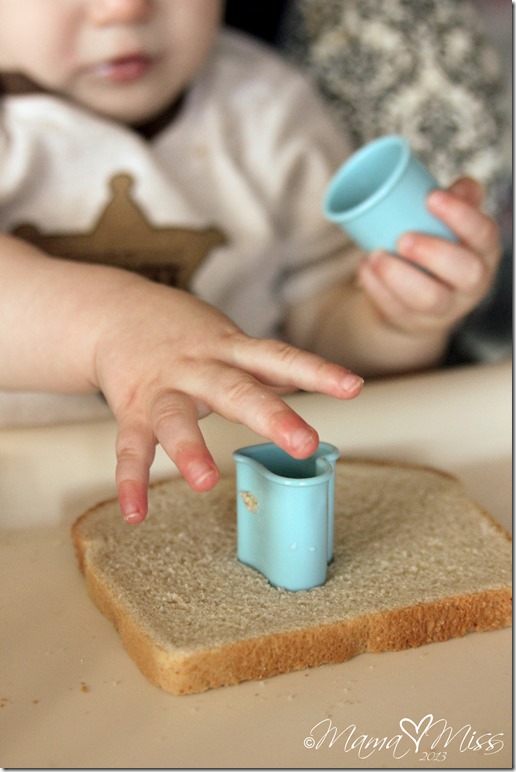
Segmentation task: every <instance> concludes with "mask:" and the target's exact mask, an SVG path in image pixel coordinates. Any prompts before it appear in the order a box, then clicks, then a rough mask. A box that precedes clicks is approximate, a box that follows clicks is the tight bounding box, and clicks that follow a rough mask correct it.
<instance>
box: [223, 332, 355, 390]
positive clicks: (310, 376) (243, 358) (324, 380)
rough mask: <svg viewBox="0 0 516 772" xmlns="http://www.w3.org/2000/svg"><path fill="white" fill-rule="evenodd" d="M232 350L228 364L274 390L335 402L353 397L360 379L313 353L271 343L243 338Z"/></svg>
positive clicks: (287, 345) (283, 344)
mask: <svg viewBox="0 0 516 772" xmlns="http://www.w3.org/2000/svg"><path fill="white" fill-rule="evenodd" d="M243 340H244V344H243V345H241V346H238V347H235V349H234V352H233V360H232V362H233V363H234V364H235V366H236V367H238V368H239V369H241V370H244V371H246V372H248V373H251V374H252V375H253V376H255V377H256V378H257V379H258V380H259V381H261V382H263V383H267V384H270V385H271V386H275V387H282V386H287V387H290V388H292V387H293V388H297V389H302V390H303V391H309V392H317V393H320V394H328V395H330V396H332V397H336V398H337V399H351V398H353V397H356V396H357V395H358V394H359V393H360V391H361V390H362V386H363V383H364V382H363V379H362V378H361V377H360V376H358V375H355V373H352V372H351V371H350V370H347V369H346V368H345V367H341V366H340V365H336V364H333V363H332V362H329V361H328V360H326V359H324V358H323V357H320V356H318V355H317V354H312V353H310V352H308V351H303V350H301V349H298V348H296V347H295V346H291V345H289V344H287V343H282V342H280V341H274V340H267V341H264V340H259V339H257V338H247V337H245V338H244V339H243Z"/></svg>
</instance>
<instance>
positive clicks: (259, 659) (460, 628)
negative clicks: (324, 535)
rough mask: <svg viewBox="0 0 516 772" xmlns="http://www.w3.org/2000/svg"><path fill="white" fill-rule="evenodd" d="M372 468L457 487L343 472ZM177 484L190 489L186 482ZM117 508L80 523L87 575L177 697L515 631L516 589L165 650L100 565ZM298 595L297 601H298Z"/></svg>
mask: <svg viewBox="0 0 516 772" xmlns="http://www.w3.org/2000/svg"><path fill="white" fill-rule="evenodd" d="M368 464H373V465H374V467H375V468H379V467H382V466H383V467H384V468H393V469H400V468H403V469H405V470H410V469H413V470H418V471H421V470H424V471H430V472H432V473H433V474H435V473H437V474H438V475H440V476H441V477H443V478H445V479H448V480H450V481H453V482H456V480H455V478H454V477H453V476H452V475H449V474H447V473H444V472H441V471H440V470H435V469H433V468H431V467H423V466H420V465H411V464H392V463H390V462H384V461H380V462H379V461H371V460H365V459H355V458H352V459H342V460H341V461H339V465H346V466H347V467H348V468H351V467H352V466H355V467H356V468H357V469H358V468H363V467H364V466H367V465H368ZM176 483H177V484H178V485H184V484H183V483H182V482H181V481H176ZM162 485H163V483H157V484H155V485H154V486H153V487H154V488H159V487H161V486H162ZM197 495H198V494H197ZM112 504H113V502H112V501H106V502H102V503H101V504H98V505H97V506H96V507H94V508H92V509H90V510H88V511H87V512H85V513H84V514H83V515H82V516H81V517H79V518H78V519H77V520H76V522H75V523H74V525H73V526H72V539H73V543H74V546H75V551H76V555H77V560H78V564H79V567H80V569H81V571H83V573H84V574H85V578H86V583H87V587H88V592H89V594H90V596H91V598H92V599H93V601H94V602H95V604H96V605H97V607H98V608H99V610H100V611H101V612H102V613H103V614H104V615H105V616H106V617H108V618H109V619H110V620H111V621H112V622H113V624H114V625H115V627H116V629H117V631H118V633H119V635H120V638H121V640H122V642H123V645H124V647H125V649H126V650H127V652H128V654H129V655H130V656H131V658H132V659H133V660H134V661H135V662H136V664H137V665H138V667H139V668H140V670H141V671H142V673H143V674H144V675H145V676H146V677H147V678H148V679H149V680H150V681H151V682H152V683H154V684H156V685H157V686H159V687H161V688H162V689H164V690H166V691H168V692H170V693H172V694H175V695H183V694H191V693H195V692H201V691H205V690H207V689H210V688H215V687H219V686H226V685H231V684H236V683H239V682H241V681H245V680H261V679H264V678H268V677H271V676H274V675H278V674H280V673H285V672H290V671H294V670H301V669H305V668H309V667H316V666H319V665H323V664H329V663H339V662H344V661H346V660H349V659H351V658H352V657H354V656H356V655H358V654H361V653H364V652H374V653H380V652H387V651H399V650H403V649H407V648H414V647H418V646H422V645H425V644H428V643H432V642H439V641H446V640H448V639H450V638H454V637H460V636H463V635H466V634H467V633H470V632H474V631H476V632H485V631H489V630H495V629H499V628H502V627H506V626H508V625H510V624H511V620H512V591H511V587H510V586H505V587H489V588H486V589H485V590H482V591H475V592H471V593H460V594H454V593H453V591H452V592H451V593H450V596H449V597H443V598H439V599H436V600H433V601H431V602H415V603H411V604H410V605H408V606H406V607H396V608H390V609H384V610H381V611H378V612H377V613H368V614H364V615H359V616H356V617H354V618H343V619H342V620H340V621H338V622H332V623H327V622H325V619H324V613H323V611H321V614H320V618H318V619H316V620H314V623H313V624H310V625H307V626H305V627H303V628H302V629H293V630H286V631H279V632H274V631H271V632H270V633H268V634H266V635H258V636H256V637H253V636H247V637H245V638H244V639H241V640H234V641H232V642H229V643H224V644H222V645H220V644H219V645H214V646H213V647H211V648H210V647H204V648H202V649H200V650H196V649H193V650H190V651H186V650H181V648H176V650H174V647H173V646H171V647H170V648H165V647H163V646H162V645H160V644H159V643H157V642H156V640H155V639H154V638H153V636H152V634H151V633H150V632H149V631H148V630H146V629H144V626H143V625H142V624H141V619H138V618H136V616H135V615H134V614H133V613H132V612H131V610H130V609H129V608H128V607H127V606H126V605H125V604H124V602H123V601H121V600H120V597H119V596H117V595H116V593H114V592H113V588H112V586H111V585H110V584H109V582H107V581H106V579H105V577H104V576H102V575H101V574H102V572H100V571H99V566H98V565H97V564H96V562H95V560H96V558H95V551H94V549H92V544H93V540H92V538H91V534H89V523H90V521H91V519H92V516H94V515H97V514H102V512H103V510H104V508H105V507H106V506H112ZM479 513H480V509H479ZM481 516H483V517H485V518H486V520H487V521H488V522H490V523H491V524H493V525H495V526H496V529H497V531H498V532H499V533H500V534H503V538H504V540H506V541H509V542H510V537H509V535H508V534H507V533H506V532H505V530H504V529H503V528H501V526H499V525H498V523H496V521H494V520H493V518H491V516H490V515H489V514H488V513H486V512H484V511H482V512H481ZM129 527H131V528H135V526H129ZM235 560H236V556H235ZM291 595H292V597H293V598H295V596H296V593H293V594H291ZM344 616H345V615H344Z"/></svg>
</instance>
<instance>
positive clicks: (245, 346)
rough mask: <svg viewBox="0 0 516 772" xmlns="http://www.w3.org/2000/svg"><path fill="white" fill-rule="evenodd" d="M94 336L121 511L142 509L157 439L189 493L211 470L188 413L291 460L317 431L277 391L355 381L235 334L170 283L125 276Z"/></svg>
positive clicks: (351, 391) (347, 392)
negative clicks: (250, 433)
mask: <svg viewBox="0 0 516 772" xmlns="http://www.w3.org/2000/svg"><path fill="white" fill-rule="evenodd" d="M114 305H115V306H116V313H109V312H108V318H107V321H106V323H105V324H103V325H102V332H101V335H100V337H99V338H98V343H97V349H96V358H95V363H96V365H95V369H96V381H97V384H98V386H99V388H100V389H101V390H102V391H103V393H104V395H105V396H106V399H107V400H108V402H109V404H110V406H111V408H112V410H113V412H114V415H115V417H116V419H117V421H118V425H119V428H118V437H117V447H116V452H117V473H116V476H117V488H118V496H119V501H120V506H121V510H122V514H123V516H124V517H125V519H126V520H127V521H128V522H131V523H138V522H140V521H142V520H143V519H144V517H145V515H146V513H147V487H148V481H149V470H150V466H151V463H152V460H153V458H154V451H155V446H156V444H157V443H158V442H159V443H160V444H161V445H162V447H163V448H164V450H165V451H166V453H167V454H168V455H169V457H170V458H171V459H172V461H174V463H175V464H176V466H177V467H178V469H179V471H180V472H181V474H182V475H183V477H184V478H185V479H186V481H187V482H188V483H189V485H190V486H191V487H192V488H193V489H194V490H197V491H206V490H209V489H210V488H212V487H213V486H214V485H215V483H216V482H217V480H218V470H217V467H216V465H215V462H214V460H213V458H212V456H211V454H210V452H209V450H208V448H207V447H206V444H205V442H204V439H203V436H202V434H201V431H200V429H199V426H198V421H199V419H200V418H202V417H203V416H206V415H208V413H210V412H211V411H214V412H217V413H219V414H220V415H222V416H225V417H226V418H228V419H230V420H232V421H235V422H238V423H242V424H245V425H246V426H248V427H250V428H251V429H252V430H254V431H256V432H258V433H259V434H260V435H262V436H263V437H266V438H268V439H269V440H272V441H273V442H275V443H276V444H277V445H279V446H280V447H281V448H283V449H284V450H285V451H287V453H290V454H291V455H292V456H294V457H296V458H305V457H307V456H309V455H310V454H312V453H314V452H315V450H316V449H317V447H318V437H317V434H316V432H315V430H314V429H312V428H311V427H310V426H309V425H308V424H306V423H305V421H304V420H303V419H302V418H301V417H300V416H299V415H297V414H296V413H295V412H294V411H293V410H292V409H291V408H290V407H289V406H288V405H287V404H286V403H285V402H284V401H283V400H282V399H281V397H280V396H279V393H280V392H286V391H289V390H292V389H303V390H306V391H313V392H321V393H323V394H328V395H331V396H333V397H336V398H338V399H348V398H351V397H355V396H356V395H357V394H358V393H359V392H360V390H361V387H362V379H361V378H359V377H358V376H356V375H354V374H352V373H350V371H349V370H346V369H344V368H343V367H340V366H338V365H334V364H331V363H330V362H328V361H326V360H324V359H322V358H321V357H319V356H316V355H314V354H310V353H307V352H304V351H301V350H299V349H296V348H294V347H292V346H289V345H286V344H284V343H280V342H277V341H273V340H258V339H256V338H251V337H248V336H247V335H245V334H244V333H243V332H241V331H240V330H239V329H238V328H237V327H236V326H235V325H234V324H233V323H232V322H231V321H230V320H229V319H227V317H225V316H224V315H223V314H221V313H219V312H218V311H217V310H215V309H214V308H212V307H211V306H209V305H207V304H205V303H203V302H201V301H200V300H198V299H196V298H194V297H192V296H190V295H188V294H186V293H184V292H181V291H179V290H171V289H169V288H166V287H162V286H160V285H157V284H151V283H150V282H139V281H136V280H135V284H134V286H133V285H132V284H131V285H130V287H129V288H128V289H126V290H125V291H124V296H123V297H120V298H117V299H116V301H115V304H114Z"/></svg>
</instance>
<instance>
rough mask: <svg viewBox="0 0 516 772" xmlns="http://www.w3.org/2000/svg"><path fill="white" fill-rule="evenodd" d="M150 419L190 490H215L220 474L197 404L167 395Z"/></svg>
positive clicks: (156, 402) (160, 398)
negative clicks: (201, 423) (206, 441)
mask: <svg viewBox="0 0 516 772" xmlns="http://www.w3.org/2000/svg"><path fill="white" fill-rule="evenodd" d="M150 418H151V423H152V426H153V428H154V432H155V435H156V437H157V439H158V441H159V443H160V445H161V446H162V448H163V449H164V451H165V452H166V454H167V455H168V456H169V457H170V458H171V459H172V461H173V462H174V463H175V465H176V466H177V468H178V469H179V471H180V472H181V474H182V476H183V477H184V478H185V480H186V482H187V483H188V484H189V485H190V487H191V488H193V490H195V491H207V490H210V489H211V488H213V486H214V485H215V484H216V482H217V481H218V479H219V472H218V469H217V466H216V464H215V461H214V460H213V457H212V455H211V453H210V452H209V450H208V448H207V447H206V443H205V441H204V437H203V436H202V432H201V430H200V428H199V424H198V420H199V411H198V409H197V407H196V405H195V403H194V401H193V400H192V399H191V398H190V397H189V396H188V395H187V394H183V393H182V392H178V391H166V392H163V393H162V394H160V395H159V396H158V397H157V398H156V399H155V400H154V402H153V404H152V406H151V413H150Z"/></svg>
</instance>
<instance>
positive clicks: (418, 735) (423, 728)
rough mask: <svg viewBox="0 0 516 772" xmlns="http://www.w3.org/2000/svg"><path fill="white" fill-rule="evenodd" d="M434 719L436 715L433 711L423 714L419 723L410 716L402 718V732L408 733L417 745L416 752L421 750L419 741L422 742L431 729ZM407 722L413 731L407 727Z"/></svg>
mask: <svg viewBox="0 0 516 772" xmlns="http://www.w3.org/2000/svg"><path fill="white" fill-rule="evenodd" d="M433 720H434V717H433V715H432V714H431V713H428V714H427V715H426V716H423V718H422V719H421V721H420V722H419V724H416V722H415V721H412V719H410V718H402V719H401V721H400V729H401V731H402V732H404V733H405V734H406V735H407V737H410V739H411V740H412V742H413V743H414V745H415V746H416V753H417V752H418V751H419V743H420V742H421V740H422V739H423V737H424V736H425V734H426V733H427V732H428V730H429V729H430V727H431V725H432V721H433ZM407 724H408V725H409V727H410V729H411V730H412V733H411V732H410V731H409V730H408V729H407V728H406V725H407Z"/></svg>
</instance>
